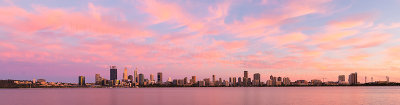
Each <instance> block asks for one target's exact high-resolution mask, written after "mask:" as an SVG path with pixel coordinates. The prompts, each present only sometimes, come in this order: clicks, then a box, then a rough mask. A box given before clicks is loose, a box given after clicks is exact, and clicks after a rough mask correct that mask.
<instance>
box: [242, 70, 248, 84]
mask: <svg viewBox="0 0 400 105" xmlns="http://www.w3.org/2000/svg"><path fill="white" fill-rule="evenodd" d="M247 78H248V71H244V77H243V85H244V86H247V83H248V81H247V80H248V79H247Z"/></svg>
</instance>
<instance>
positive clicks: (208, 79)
mask: <svg viewBox="0 0 400 105" xmlns="http://www.w3.org/2000/svg"><path fill="white" fill-rule="evenodd" d="M203 80H204V82H205V85H206V86H210V82H211V81H210V78H205V79H203Z"/></svg>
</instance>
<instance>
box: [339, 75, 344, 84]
mask: <svg viewBox="0 0 400 105" xmlns="http://www.w3.org/2000/svg"><path fill="white" fill-rule="evenodd" d="M345 81H346V76H345V75H339V77H338V82H339V83H343V82H345Z"/></svg>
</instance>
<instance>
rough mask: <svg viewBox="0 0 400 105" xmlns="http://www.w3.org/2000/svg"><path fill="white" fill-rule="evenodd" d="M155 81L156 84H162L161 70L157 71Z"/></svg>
mask: <svg viewBox="0 0 400 105" xmlns="http://www.w3.org/2000/svg"><path fill="white" fill-rule="evenodd" d="M157 83H158V84H162V83H163V81H162V73H161V72H158V73H157Z"/></svg>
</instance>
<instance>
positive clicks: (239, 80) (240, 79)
mask: <svg viewBox="0 0 400 105" xmlns="http://www.w3.org/2000/svg"><path fill="white" fill-rule="evenodd" d="M238 85H239V86H242V77H239V78H238Z"/></svg>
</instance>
